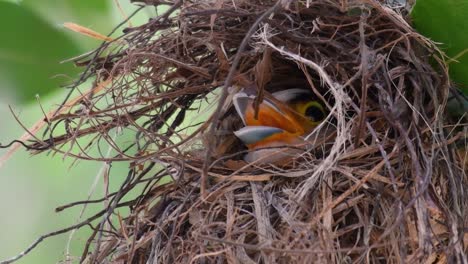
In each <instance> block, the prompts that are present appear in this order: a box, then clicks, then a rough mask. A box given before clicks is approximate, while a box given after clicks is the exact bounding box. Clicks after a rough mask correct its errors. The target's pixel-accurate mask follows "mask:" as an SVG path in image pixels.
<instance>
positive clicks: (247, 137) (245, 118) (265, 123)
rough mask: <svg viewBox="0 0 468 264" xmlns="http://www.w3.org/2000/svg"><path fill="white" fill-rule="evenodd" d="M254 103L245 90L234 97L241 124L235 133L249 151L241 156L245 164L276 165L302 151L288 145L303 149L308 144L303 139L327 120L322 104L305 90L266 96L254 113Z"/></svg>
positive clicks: (290, 90) (253, 98) (251, 96)
mask: <svg viewBox="0 0 468 264" xmlns="http://www.w3.org/2000/svg"><path fill="white" fill-rule="evenodd" d="M254 101H255V95H254V94H248V92H247V91H245V90H243V91H240V92H238V93H237V94H235V95H234V97H233V103H234V107H235V109H236V111H237V113H238V114H239V116H240V117H241V119H242V122H243V123H244V127H243V128H241V129H239V130H237V131H235V132H234V134H235V135H236V136H237V137H238V138H239V139H240V140H241V141H242V142H243V143H244V144H245V145H246V146H247V147H248V149H249V153H248V154H247V155H246V156H245V157H244V160H245V161H247V162H253V161H257V162H259V163H276V162H278V161H280V160H284V159H285V158H287V157H291V156H294V155H296V154H298V153H301V152H303V150H301V149H300V148H290V146H302V147H304V145H306V143H307V141H306V140H305V139H304V136H305V135H308V134H309V133H310V132H312V130H313V129H314V128H315V127H317V126H318V125H319V124H320V123H321V122H322V121H323V120H324V119H325V117H326V112H325V109H324V107H323V105H322V104H321V103H320V102H318V101H316V100H314V96H313V94H312V92H311V91H309V90H306V89H287V90H283V91H279V92H275V93H272V94H269V93H266V94H265V96H264V99H263V101H262V102H261V103H260V104H259V105H258V109H257V113H256V111H255V107H254ZM288 146H289V148H288Z"/></svg>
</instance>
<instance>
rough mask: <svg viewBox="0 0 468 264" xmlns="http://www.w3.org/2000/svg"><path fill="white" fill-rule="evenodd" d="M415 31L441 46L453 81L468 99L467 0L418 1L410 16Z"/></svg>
mask: <svg viewBox="0 0 468 264" xmlns="http://www.w3.org/2000/svg"><path fill="white" fill-rule="evenodd" d="M411 16H412V18H413V23H414V26H415V28H416V29H417V30H418V31H419V32H420V33H422V34H423V35H425V36H427V37H429V38H431V39H432V40H434V41H436V42H440V43H441V48H442V50H443V51H444V52H445V53H446V54H447V55H448V56H449V57H450V58H455V57H456V61H449V60H448V62H449V67H450V68H449V69H450V77H451V79H452V80H453V81H454V82H455V83H456V85H457V86H458V87H460V88H461V89H462V90H463V92H464V93H465V94H466V95H468V0H445V1H441V0H418V1H416V5H415V6H414V7H413V10H412V12H411Z"/></svg>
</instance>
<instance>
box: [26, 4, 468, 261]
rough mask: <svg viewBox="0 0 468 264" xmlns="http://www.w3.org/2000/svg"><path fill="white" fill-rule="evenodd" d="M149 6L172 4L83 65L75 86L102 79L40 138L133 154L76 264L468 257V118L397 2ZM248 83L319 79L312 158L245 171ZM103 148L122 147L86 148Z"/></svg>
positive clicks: (64, 148) (281, 84)
mask: <svg viewBox="0 0 468 264" xmlns="http://www.w3.org/2000/svg"><path fill="white" fill-rule="evenodd" d="M134 2H137V1H134ZM138 2H140V3H142V4H144V5H149V6H155V7H156V8H159V7H165V8H163V9H158V10H164V11H162V13H161V14H160V15H159V16H158V17H155V18H153V19H151V20H150V21H148V23H146V24H144V25H142V26H139V27H133V28H126V29H125V30H124V34H123V35H122V36H121V37H119V38H118V39H117V40H115V41H112V42H106V43H104V44H103V45H102V46H101V47H100V48H99V49H97V50H96V51H94V52H93V53H91V54H89V55H88V56H87V57H82V58H78V59H77V60H76V62H77V64H78V65H82V66H86V70H85V71H84V73H83V74H82V76H81V78H80V80H79V81H78V82H77V83H76V84H75V87H76V86H77V85H78V84H80V83H81V82H84V81H85V80H89V79H94V80H95V85H94V86H93V87H92V88H91V89H90V90H88V91H84V92H83V91H82V94H80V95H79V96H78V97H77V98H76V99H75V100H69V101H67V102H66V103H65V104H64V105H63V106H62V107H61V108H60V109H59V110H58V111H57V112H56V113H55V114H54V115H53V116H52V117H50V118H49V119H48V123H49V128H48V133H47V134H46V135H47V136H46V137H45V139H44V140H43V141H38V142H37V143H36V144H35V145H33V146H32V148H36V151H44V150H52V151H55V152H59V153H63V154H65V155H67V156H71V157H75V158H79V159H86V160H100V161H106V162H108V163H110V162H117V161H120V162H121V161H125V162H129V164H130V169H129V172H128V176H127V178H126V179H125V181H124V183H123V184H122V186H121V188H120V189H119V190H116V191H115V192H114V193H111V194H110V195H109V196H108V197H106V199H107V201H108V202H107V203H106V204H107V206H106V207H105V208H104V210H103V211H102V212H100V213H99V214H97V215H95V216H94V217H92V218H90V219H88V220H87V221H85V222H83V223H82V224H81V225H77V226H75V227H73V228H76V227H81V226H84V225H87V224H89V223H92V224H93V226H94V233H93V235H92V236H91V237H90V239H89V241H88V243H87V244H86V250H85V252H84V253H83V255H82V258H81V261H83V262H86V263H224V262H228V263H362V262H366V263H408V262H417V263H423V262H424V263H447V262H451V263H463V262H465V263H466V261H467V259H466V252H467V243H466V239H467V238H466V225H467V224H468V216H467V213H466V212H467V210H468V201H467V196H466V191H465V187H466V186H468V178H467V173H466V161H464V154H463V151H460V150H459V149H460V148H459V144H460V142H463V140H464V139H465V138H466V127H462V126H461V125H458V126H457V125H456V123H455V122H453V120H450V119H448V118H447V117H446V115H445V113H444V109H445V103H446V101H447V97H448V93H449V89H450V86H449V80H448V76H447V69H446V67H445V64H444V62H443V59H444V57H443V55H442V54H441V53H440V51H439V50H438V49H437V47H436V46H435V45H434V44H433V43H432V42H431V41H430V40H428V39H426V38H424V37H423V36H421V35H419V34H418V33H416V32H415V31H414V30H413V29H412V28H411V26H410V25H409V24H408V22H407V21H406V20H405V19H404V10H402V9H401V7H398V6H392V5H391V4H389V3H382V2H379V1H375V0H355V1H351V0H349V1H346V0H315V1H292V0H291V1H288V0H283V1H277V2H276V1H272V0H265V1H249V0H234V1H233V0H216V1H214V0H213V1H206V0H192V1H149V0H148V1H138ZM402 13H403V14H402ZM239 87H251V88H252V87H253V88H255V89H257V91H258V95H259V97H260V98H261V96H262V94H263V93H264V92H265V91H269V92H272V91H277V90H282V89H287V88H293V87H305V88H308V89H309V88H310V89H311V90H312V91H313V92H314V93H315V94H316V96H317V97H318V98H321V99H322V100H323V102H324V104H325V105H326V106H327V109H328V111H329V113H330V114H329V115H328V117H327V119H326V120H325V121H324V122H323V123H322V125H321V126H320V127H319V128H317V129H316V130H315V131H314V132H313V133H312V134H311V135H309V137H308V138H309V139H311V141H312V142H313V146H311V147H309V148H308V149H307V151H305V152H304V153H303V154H302V155H299V156H297V157H295V158H294V159H291V160H289V161H287V162H283V163H282V164H281V165H278V164H276V165H275V164H259V163H255V164H247V163H245V162H243V161H242V156H243V155H244V154H245V152H246V150H245V148H244V147H243V146H242V145H241V144H240V143H239V141H237V140H236V139H235V137H233V136H232V130H233V129H235V128H236V127H238V126H239V123H240V122H239V118H238V117H237V114H236V113H235V112H234V111H233V110H232V107H231V97H232V94H233V93H234V92H235V91H236V90H237V89H238V88H239ZM206 102H208V103H206ZM207 105H215V106H216V108H212V110H211V111H212V112H208V114H207V115H206V118H201V119H200V121H201V123H200V124H196V119H197V118H195V116H198V115H201V113H203V111H204V109H209V107H208V106H207ZM213 110H214V111H213ZM194 119H195V120H194ZM192 126H193V127H192ZM59 128H63V130H61V132H60V129H59ZM63 131H65V132H63ZM121 133H123V134H124V135H125V136H126V137H127V139H128V136H129V135H131V136H133V139H131V140H127V141H119V140H118V138H119V136H120V135H121ZM116 138H117V139H116ZM44 146H45V147H44ZM71 146H75V148H72V147H71ZM76 146H78V147H76ZM93 146H94V147H97V148H98V149H99V150H101V149H102V153H104V152H105V149H107V148H111V150H112V151H113V152H112V153H114V154H113V156H108V155H105V154H102V155H98V156H90V155H89V149H90V148H91V147H93ZM77 149H78V150H77ZM76 150H77V151H76ZM114 177H117V175H113V172H112V170H111V171H110V178H111V180H113V178H114ZM168 177H169V178H170V180H167V179H168ZM138 186H144V188H142V190H141V191H140V194H139V195H138V197H137V198H135V199H131V200H128V201H125V197H126V195H127V194H128V193H129V192H130V191H132V190H134V189H135V188H137V187H138ZM89 202H91V201H89ZM120 207H129V208H130V209H131V212H130V214H129V215H126V216H122V218H119V217H117V216H115V210H116V209H117V208H120ZM116 219H119V221H118V222H117V223H116Z"/></svg>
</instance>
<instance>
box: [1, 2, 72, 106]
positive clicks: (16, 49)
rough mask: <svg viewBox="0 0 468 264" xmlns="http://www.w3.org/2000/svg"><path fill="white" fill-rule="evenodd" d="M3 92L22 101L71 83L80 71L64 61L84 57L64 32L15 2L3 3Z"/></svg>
mask: <svg viewBox="0 0 468 264" xmlns="http://www.w3.org/2000/svg"><path fill="white" fill-rule="evenodd" d="M0 32H1V34H0V93H1V94H2V95H3V96H5V95H8V94H12V92H14V97H15V98H17V99H19V100H20V102H28V101H30V100H33V99H34V98H35V95H36V94H39V95H41V96H44V95H46V94H48V93H50V92H51V91H54V90H57V89H58V88H59V85H62V84H65V83H68V82H70V80H71V79H73V78H75V77H76V73H78V70H77V69H75V67H73V65H72V64H71V63H68V64H60V61H62V60H65V59H67V58H70V57H73V56H76V55H78V54H80V51H79V49H78V48H77V45H75V43H73V42H72V41H71V40H70V39H69V38H68V37H66V36H65V34H64V32H62V31H61V30H59V29H58V28H56V27H54V26H52V25H50V24H49V23H47V22H46V21H45V20H44V19H43V18H41V17H40V16H38V15H37V14H35V13H34V12H32V11H31V10H30V9H28V8H25V7H24V6H20V5H17V4H14V3H11V2H5V1H0Z"/></svg>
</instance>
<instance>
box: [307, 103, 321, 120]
mask: <svg viewBox="0 0 468 264" xmlns="http://www.w3.org/2000/svg"><path fill="white" fill-rule="evenodd" d="M305 116H307V117H308V118H310V119H311V120H312V121H313V122H317V121H321V120H323V119H324V118H325V113H324V112H323V110H322V108H320V107H319V106H316V105H311V106H309V107H307V108H306V111H305Z"/></svg>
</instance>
